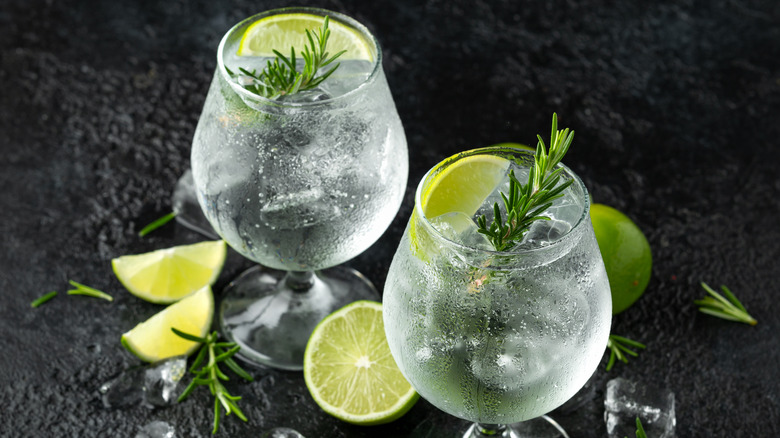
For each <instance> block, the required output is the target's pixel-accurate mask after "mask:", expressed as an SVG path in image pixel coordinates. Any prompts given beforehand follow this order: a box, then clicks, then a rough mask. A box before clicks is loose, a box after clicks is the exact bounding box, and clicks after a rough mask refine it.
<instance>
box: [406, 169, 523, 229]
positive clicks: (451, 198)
mask: <svg viewBox="0 0 780 438" xmlns="http://www.w3.org/2000/svg"><path fill="white" fill-rule="evenodd" d="M456 157H457V155H456ZM447 161H449V160H447ZM508 168H509V160H507V159H506V158H502V157H497V156H495V155H470V156H467V157H465V158H462V159H460V160H458V161H455V162H454V163H453V164H451V165H449V166H447V167H445V168H444V169H443V170H442V171H440V172H438V173H435V174H434V175H433V177H432V178H431V180H430V181H429V182H428V185H427V186H426V187H425V189H424V190H423V192H422V196H421V199H420V202H421V203H422V210H423V213H425V216H427V217H428V218H433V217H436V216H440V215H442V214H444V213H450V212H453V211H460V212H463V213H465V214H466V215H468V216H473V215H474V213H476V212H477V210H478V209H479V207H480V206H481V205H482V203H483V202H485V199H486V198H487V197H488V195H490V194H491V193H492V192H493V190H495V188H496V187H497V186H498V184H499V183H500V182H501V181H502V180H503V179H504V177H505V176H506V171H507V169H508Z"/></svg>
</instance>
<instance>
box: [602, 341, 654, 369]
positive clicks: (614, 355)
mask: <svg viewBox="0 0 780 438" xmlns="http://www.w3.org/2000/svg"><path fill="white" fill-rule="evenodd" d="M628 347H634V348H639V349H644V348H645V347H646V346H645V344H642V343H641V342H637V341H633V340H631V339H628V338H624V337H623V336H618V335H609V340H608V341H607V348H609V362H607V371H609V370H611V369H612V366H613V365H615V359H617V360H619V361H621V362H623V363H628V357H626V354H629V355H631V356H634V357H637V356H638V353H637V352H636V351H634V350H632V349H630V348H628Z"/></svg>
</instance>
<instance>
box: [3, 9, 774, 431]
mask: <svg viewBox="0 0 780 438" xmlns="http://www.w3.org/2000/svg"><path fill="white" fill-rule="evenodd" d="M116 3H117V4H114V2H78V1H60V2H56V1H44V0H24V1H19V0H4V1H3V3H2V5H0V49H1V52H0V65H1V68H0V81H1V82H2V89H1V90H0V152H2V153H1V154H0V187H2V189H0V236H2V237H1V238H0V239H2V240H1V241H2V246H0V248H1V249H0V296H2V300H1V301H0V351H2V354H1V355H0V412H1V414H0V417H1V418H2V420H1V421H0V436H3V437H6V436H8V437H16V436H36V437H37V436H57V437H59V436H74V437H76V436H78V437H104V436H134V434H135V432H136V431H137V430H138V428H139V427H141V426H143V425H145V424H148V423H149V422H151V421H154V420H158V419H159V420H165V421H168V422H170V423H171V424H173V425H175V427H176V429H177V432H178V435H177V436H180V437H190V436H208V435H209V434H210V427H211V412H210V408H209V406H210V400H209V397H208V396H207V394H206V393H205V392H204V391H198V392H197V393H196V394H195V395H194V396H193V397H192V398H191V399H190V400H188V401H187V402H185V403H181V404H178V405H176V406H173V407H170V408H166V409H157V410H150V409H147V408H144V407H138V408H133V409H127V410H107V409H104V408H103V407H102V404H101V402H100V399H99V397H98V393H97V388H98V387H99V386H100V384H101V383H103V382H104V381H106V380H107V379H109V378H110V377H111V376H113V375H115V374H117V373H119V372H120V371H121V370H122V369H124V368H125V367H127V366H130V365H133V364H135V361H134V360H133V359H132V358H130V357H129V356H128V354H126V353H125V352H124V351H123V348H122V347H121V346H120V344H119V335H120V334H121V333H122V332H124V331H126V330H127V329H129V328H131V327H132V326H134V325H135V324H136V323H137V322H138V321H140V320H142V319H144V318H146V317H148V316H150V315H151V314H153V313H155V312H156V311H158V310H159V308H158V307H156V306H154V305H151V304H148V303H144V302H141V301H140V300H138V299H136V298H134V297H132V296H130V295H129V294H128V293H126V292H125V291H124V290H123V288H122V287H121V285H120V284H119V282H118V281H117V280H116V279H115V278H114V276H113V274H112V272H111V268H110V263H109V262H110V259H111V258H113V257H116V256H119V255H124V254H130V253H140V252H144V251H148V250H152V249H157V248H164V247H169V246H173V245H175V244H181V243H187V242H194V241H198V240H200V239H201V238H200V237H199V236H198V235H196V234H194V233H191V232H189V231H187V230H185V229H183V228H181V227H180V226H177V225H171V226H168V227H166V228H164V229H162V230H160V231H158V232H156V233H154V234H153V235H150V236H149V237H147V238H144V239H141V238H138V237H137V235H136V233H137V231H138V230H139V228H140V227H141V226H143V225H145V224H146V223H148V222H149V221H151V220H152V219H154V218H156V217H159V216H161V215H162V214H164V213H166V212H167V211H169V209H170V204H169V195H170V192H171V191H172V189H173V186H174V183H175V181H176V179H177V178H178V177H179V175H181V174H182V173H183V172H184V170H185V169H186V168H187V166H188V165H189V158H188V156H189V148H190V141H191V138H192V134H193V131H194V127H195V124H196V122H197V119H198V116H199V114H200V110H201V106H202V103H203V100H204V98H205V95H206V91H207V88H208V84H209V80H210V77H211V74H212V71H213V68H214V65H215V50H216V46H217V43H218V40H219V38H220V37H221V36H222V34H223V33H224V32H225V31H226V30H227V29H228V28H229V27H230V26H231V25H232V24H233V23H234V22H236V21H238V20H239V19H240V18H243V17H245V16H248V15H251V14H252V13H255V12H258V11H261V10H264V9H269V8H272V7H278V6H282V5H286V4H287V3H286V2H266V1H258V2H242V1H236V2H222V1H200V2H186V1H183V0H181V1H166V2H153V1H140V0H139V1H128V2H116ZM304 3H308V2H304ZM316 5H317V6H322V7H326V8H329V9H333V10H338V11H341V12H345V13H347V14H348V15H352V16H353V17H355V18H357V19H358V20H360V21H362V22H364V23H365V24H366V25H367V26H368V27H369V28H370V29H371V30H372V31H374V33H375V34H376V36H377V38H378V39H379V41H380V43H381V44H382V46H383V48H384V54H385V59H384V66H385V71H386V73H387V76H388V81H389V83H390V86H391V89H392V90H393V94H394V96H395V99H396V105H397V107H398V110H399V113H400V115H401V119H402V120H403V122H404V126H405V129H406V134H407V138H408V142H409V147H410V160H411V168H410V169H411V170H410V179H409V180H410V185H409V190H408V191H407V197H406V200H405V202H404V205H403V207H402V208H401V211H400V212H399V214H398V217H397V218H396V221H395V222H394V223H393V225H392V227H391V228H390V229H389V230H388V232H387V233H386V234H385V236H384V237H383V238H382V239H381V240H380V241H379V242H378V243H377V244H375V245H374V246H373V247H372V248H370V249H369V250H368V251H366V252H365V253H364V254H363V255H361V256H359V257H357V258H356V259H354V260H353V261H352V262H350V263H349V264H350V265H351V266H354V267H356V268H357V269H359V270H361V271H362V272H364V273H365V274H367V275H368V276H369V277H370V278H371V279H372V280H373V281H374V282H375V283H376V284H377V285H378V286H380V287H381V285H382V284H383V282H384V279H385V276H386V271H387V267H388V266H389V262H390V258H391V257H392V254H393V252H394V250H395V246H396V244H397V242H398V240H399V238H400V235H401V233H402V231H403V227H404V226H405V223H406V220H407V218H408V215H409V213H410V210H411V206H412V190H413V186H414V185H416V183H417V182H418V181H419V179H420V177H421V176H422V175H423V173H424V172H425V171H426V170H427V169H428V168H430V167H431V166H432V165H433V164H435V163H436V162H437V161H439V160H440V159H441V158H443V157H446V156H448V155H450V154H452V153H455V152H457V151H460V150H463V149H469V148H473V147H479V146H485V145H488V144H493V143H497V142H501V141H519V142H533V141H534V139H535V135H536V133H537V132H541V133H546V132H547V130H548V129H549V128H548V127H549V118H550V114H551V113H552V112H553V111H557V112H558V114H559V116H560V118H561V121H562V124H563V125H564V126H569V127H571V128H573V129H574V130H576V132H577V139H576V141H575V145H574V147H573V149H572V151H571V152H570V154H569V155H568V157H567V159H566V162H567V164H568V165H569V166H570V167H572V168H573V169H574V170H575V171H576V172H578V173H579V174H580V175H581V176H582V177H583V179H584V181H585V183H586V185H587V186H588V187H589V189H590V190H591V192H592V194H593V197H594V199H595V201H596V202H602V203H606V204H609V205H612V206H615V207H617V208H619V209H621V210H622V211H624V212H625V213H626V214H628V215H629V216H630V217H632V218H633V219H634V220H635V221H636V222H637V224H638V225H639V226H640V227H641V228H642V229H643V230H645V232H646V234H647V236H648V239H649V241H650V245H651V247H652V249H653V253H654V260H655V265H654V268H653V277H652V279H651V282H650V286H649V288H648V290H647V292H646V294H645V295H644V296H643V297H642V298H641V299H640V300H639V301H638V302H637V303H636V304H635V305H634V306H633V307H631V308H630V309H629V310H627V311H626V312H625V313H623V314H620V315H618V316H617V317H615V318H614V332H616V333H619V334H623V335H626V336H628V337H631V338H634V339H638V340H642V341H644V342H646V343H647V344H648V348H647V350H646V351H645V352H643V353H642V354H641V357H640V358H639V359H636V360H633V361H632V362H631V363H630V364H628V365H623V364H618V365H617V366H616V367H615V368H614V369H613V370H612V371H611V372H609V373H606V372H604V370H603V367H602V368H600V369H599V371H598V372H597V374H596V375H595V377H594V380H593V385H594V388H596V390H595V391H594V392H593V393H592V395H593V397H592V399H591V400H588V401H586V403H585V405H584V406H583V407H582V408H581V409H580V410H578V411H577V412H575V413H574V414H572V415H569V416H562V417H561V419H562V421H563V422H564V423H565V425H566V426H567V427H568V428H569V430H570V432H571V434H572V437H575V436H580V437H599V436H604V435H605V432H604V425H603V420H602V405H601V403H602V397H603V388H604V384H605V382H606V381H607V380H608V379H610V378H612V377H617V376H623V377H626V378H628V379H634V380H640V381H643V382H647V383H649V384H652V385H657V386H665V387H669V388H671V389H673V390H674V391H675V393H676V396H677V418H678V427H677V430H678V436H680V437H711V436H715V437H769V436H776V435H777V434H778V432H780V426H778V424H780V398H779V397H780V389H779V386H780V383H779V382H780V373H778V361H779V360H780V353H779V351H780V343H779V342H778V335H777V334H778V330H779V329H780V317H778V314H780V306H779V305H778V302H779V300H778V298H777V297H778V294H779V293H780V289H779V288H778V286H777V284H778V281H777V272H778V269H777V268H778V256H779V255H780V231H779V230H778V225H779V224H780V220H779V219H778V217H780V177H778V170H777V166H778V159H780V153H778V152H777V148H778V147H780V140H778V138H780V61H779V60H780V3H778V2H776V1H775V0H765V1H761V0H754V1H751V0H732V1H725V0H724V1H719V0H713V1H660V2H643V1H621V2H611V1H597V0H593V1H580V2H575V1H535V2H515V1H497V2H487V1H477V2H471V1H459V0H452V1H450V0H446V1H445V0H431V1H427V2H413V1H397V2H391V1H374V2H362V1H350V0H345V1H324V2H322V3H318V4H316ZM248 266H250V264H249V262H248V261H246V260H243V259H241V258H240V257H238V256H237V255H235V254H232V255H231V257H230V258H229V261H228V263H227V265H226V268H225V270H224V271H223V274H222V276H221V278H220V281H219V283H218V284H217V286H216V290H217V291H219V290H220V289H221V287H222V286H223V285H224V284H225V283H226V282H227V280H228V279H230V278H231V277H232V276H234V275H236V274H237V273H238V272H240V271H241V270H242V269H244V268H246V267H248ZM68 279H74V280H77V281H80V282H84V283H87V284H90V285H92V286H94V287H97V288H100V289H102V290H105V291H107V292H109V293H111V294H112V295H114V296H115V297H116V300H115V301H114V302H113V303H110V304H109V303H106V302H103V301H100V300H94V299H88V298H79V297H65V296H64V295H63V293H64V291H65V290H66V288H67V284H66V283H67V280H68ZM700 280H705V281H707V282H709V283H710V284H727V285H729V286H730V287H731V288H732V290H734V291H735V293H736V294H737V295H738V296H739V297H740V298H741V299H742V301H743V303H745V305H746V306H747V307H748V309H749V310H750V311H751V313H752V314H753V315H754V316H755V317H756V318H757V319H758V321H759V324H758V325H757V326H755V327H748V326H746V325H741V324H736V323H729V322H725V321H721V320H718V319H714V318H711V317H707V316H705V315H702V314H700V313H698V312H697V311H696V309H695V306H694V305H693V303H692V301H693V300H694V299H696V298H700V297H701V296H703V292H702V290H701V289H700V288H699V287H698V282H699V281H700ZM53 289H56V290H59V291H60V294H61V296H60V297H58V298H56V299H55V300H54V301H51V302H49V303H48V304H46V305H44V306H43V307H41V308H39V309H31V308H30V306H29V303H30V301H32V300H33V299H34V298H36V297H38V296H40V295H42V294H43V293H45V292H47V291H49V290H53ZM254 375H255V376H256V377H257V380H256V381H255V382H254V383H252V384H231V386H230V387H231V390H233V391H234V392H236V393H238V394H240V395H242V396H244V400H243V401H242V406H244V409H245V412H246V413H247V415H248V417H249V422H248V423H246V424H244V423H242V422H240V421H238V420H237V419H236V418H233V417H230V418H227V419H226V420H225V421H223V429H222V431H221V432H220V435H222V436H236V437H242V436H246V437H249V436H258V434H259V433H260V432H261V431H263V430H266V429H268V428H271V427H275V426H289V427H294V428H296V429H298V430H300V431H301V432H303V433H304V434H305V435H306V436H307V437H309V438H312V437H314V438H316V437H368V436H371V437H380V436H387V437H404V436H407V435H408V434H409V433H410V431H411V430H412V429H413V428H414V426H415V425H416V424H418V423H419V422H421V421H423V420H424V419H425V418H427V417H430V416H436V415H438V414H436V412H435V410H434V409H433V408H431V407H430V406H429V405H427V404H426V403H425V402H420V403H419V404H418V405H417V406H416V407H415V408H414V409H413V410H412V411H411V412H410V413H409V414H408V415H407V416H406V417H404V418H403V419H401V420H399V421H397V422H395V423H392V424H390V425H386V426H379V427H372V428H361V427H356V426H350V425H347V424H345V423H341V422H339V421H337V420H335V419H333V418H330V417H328V416H327V415H326V414H324V413H323V412H322V411H320V410H319V409H318V408H317V407H316V405H315V404H314V403H313V401H312V400H311V398H310V397H309V395H308V393H307V391H306V389H305V387H304V385H303V379H302V377H301V375H300V374H296V373H284V372H275V371H265V370H255V371H254Z"/></svg>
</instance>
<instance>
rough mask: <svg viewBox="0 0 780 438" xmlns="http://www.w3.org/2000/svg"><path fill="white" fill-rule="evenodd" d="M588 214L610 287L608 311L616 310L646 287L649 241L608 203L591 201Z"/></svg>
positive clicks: (629, 304)
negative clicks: (592, 202)
mask: <svg viewBox="0 0 780 438" xmlns="http://www.w3.org/2000/svg"><path fill="white" fill-rule="evenodd" d="M590 218H591V221H592V222H593V232H594V233H595V234H596V240H597V241H598V243H599V250H600V251H601V257H602V258H603V259H604V267H605V268H606V270H607V277H608V278H609V288H610V289H611V290H612V313H613V314H618V313H620V312H622V311H624V310H626V309H627V308H628V307H629V306H631V305H632V304H634V302H635V301H636V300H637V299H639V297H640V296H642V294H643V293H644V292H645V288H647V283H648V282H649V281H650V274H651V273H652V268H653V255H652V253H651V252H650V244H649V243H648V242H647V238H646V237H645V235H644V234H642V230H640V229H639V227H637V226H636V224H635V223H634V222H633V221H632V220H631V219H629V218H628V216H626V215H624V214H623V213H621V212H619V211H618V210H615V209H614V208H612V207H608V206H606V205H603V204H593V205H592V206H591V208H590Z"/></svg>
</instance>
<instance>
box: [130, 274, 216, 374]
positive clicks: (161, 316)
mask: <svg viewBox="0 0 780 438" xmlns="http://www.w3.org/2000/svg"><path fill="white" fill-rule="evenodd" d="M213 316H214V295H213V294H212V293H211V287H209V286H204V287H203V288H202V289H200V290H199V291H197V292H195V293H194V294H192V295H190V296H188V297H187V298H184V299H183V300H181V301H179V302H178V303H174V304H171V305H170V306H168V307H167V308H165V309H164V310H162V311H161V312H159V313H157V314H155V315H154V316H152V317H151V318H149V319H147V320H146V321H144V322H142V323H140V324H138V325H137V326H135V327H134V328H133V329H132V330H130V331H129V332H127V333H125V334H123V335H122V345H124V346H125V348H127V349H128V351H130V352H131V353H133V354H134V355H136V356H138V358H139V359H141V360H143V361H146V362H157V361H158V360H162V359H166V358H169V357H173V356H181V355H189V354H191V353H192V352H193V351H195V349H196V348H198V346H199V344H198V343H197V342H193V341H188V340H186V339H183V338H181V337H179V336H178V335H176V334H175V333H173V331H172V330H171V327H175V328H177V329H178V330H181V331H183V332H185V333H189V334H192V335H195V336H200V337H205V336H206V335H207V334H208V331H209V328H210V327H211V320H212V318H213Z"/></svg>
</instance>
